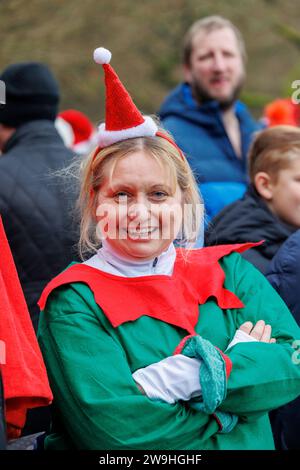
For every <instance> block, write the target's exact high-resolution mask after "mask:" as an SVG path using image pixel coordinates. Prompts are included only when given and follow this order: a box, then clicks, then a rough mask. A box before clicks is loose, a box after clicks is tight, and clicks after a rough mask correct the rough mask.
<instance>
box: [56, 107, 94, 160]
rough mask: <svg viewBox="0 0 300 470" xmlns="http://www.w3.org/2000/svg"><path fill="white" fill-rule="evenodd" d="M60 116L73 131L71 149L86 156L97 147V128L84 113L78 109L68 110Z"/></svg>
mask: <svg viewBox="0 0 300 470" xmlns="http://www.w3.org/2000/svg"><path fill="white" fill-rule="evenodd" d="M58 116H59V118H61V119H63V120H64V121H65V122H66V123H67V124H68V125H69V126H70V127H71V129H72V132H73V142H72V146H71V147H72V149H73V150H74V152H76V153H78V154H80V155H84V154H86V153H89V152H90V151H91V150H92V148H94V147H95V145H97V142H96V138H95V136H96V132H95V128H94V126H93V124H92V122H91V121H90V120H89V118H88V117H87V116H86V115H85V114H84V113H82V112H81V111H77V110H76V109H66V110H65V111H61V112H60V113H59V115H58Z"/></svg>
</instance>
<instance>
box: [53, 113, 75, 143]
mask: <svg viewBox="0 0 300 470" xmlns="http://www.w3.org/2000/svg"><path fill="white" fill-rule="evenodd" d="M54 125H55V127H56V130H57V132H58V133H59V135H60V137H61V138H62V140H63V142H64V144H65V146H66V147H68V148H72V147H73V144H74V132H73V129H72V126H71V125H70V124H69V123H68V122H67V121H65V120H64V119H63V118H61V117H60V116H57V118H56V119H55V122H54Z"/></svg>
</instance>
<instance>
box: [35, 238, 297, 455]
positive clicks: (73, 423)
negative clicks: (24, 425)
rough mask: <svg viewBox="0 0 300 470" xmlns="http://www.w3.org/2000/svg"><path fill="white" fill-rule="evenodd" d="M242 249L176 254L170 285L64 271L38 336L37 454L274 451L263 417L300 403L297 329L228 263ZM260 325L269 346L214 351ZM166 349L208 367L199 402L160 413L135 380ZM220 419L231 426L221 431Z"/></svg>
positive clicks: (48, 298) (250, 272)
mask: <svg viewBox="0 0 300 470" xmlns="http://www.w3.org/2000/svg"><path fill="white" fill-rule="evenodd" d="M251 246H253V245H252V244H246V245H227V246H219V247H209V248H203V249H200V250H193V251H190V252H189V253H188V254H185V253H184V251H183V250H181V249H180V250H177V254H176V261H175V265H174V270H173V274H172V275H171V276H166V275H152V276H141V277H131V278H126V277H124V278H123V277H120V276H116V275H113V274H110V273H105V272H102V271H100V270H99V269H96V268H93V267H90V266H87V265H84V264H73V265H71V266H70V267H69V268H68V269H67V270H66V271H64V272H63V273H62V274H61V275H59V276H58V277H56V278H55V279H54V280H53V281H51V282H50V284H49V285H48V286H47V288H46V289H45V291H44V292H43V295H42V297H41V299H40V307H41V309H42V310H43V311H42V313H41V319H40V324H39V332H38V337H39V342H40V346H41V349H42V352H43V355H44V359H45V362H46V365H47V370H48V374H49V379H50V383H51V386H52V390H53V393H54V397H55V404H56V410H57V420H56V422H55V428H54V429H53V433H52V434H51V435H50V436H49V437H48V438H47V448H49V449H57V448H78V449H123V450H124V449H164V450H167V449H173V450H174V449H194V450H195V449H197V450H199V449H202V450H203V449H205V450H206V449H218V450H219V449H273V448H274V444H273V439H272V433H271V428H270V424H269V419H268V412H269V411H270V410H271V409H273V408H277V407H279V406H281V405H283V404H284V403H287V402H288V401H291V400H293V399H294V398H295V397H296V396H297V395H298V394H299V389H300V366H299V365H297V361H293V360H292V358H293V357H294V356H293V355H295V350H294V349H293V347H292V343H293V341H294V340H295V339H297V338H300V331H299V328H298V326H297V324H296V322H295V321H294V319H293V317H292V315H291V314H290V312H289V311H288V309H287V307H286V306H285V304H284V302H283V301H282V300H281V298H280V297H279V296H278V294H277V293H276V292H275V291H274V290H273V288H272V287H271V286H270V284H269V283H268V281H267V280H266V279H265V278H264V277H263V276H262V275H261V274H260V273H259V272H258V271H257V270H256V269H255V268H254V267H252V265H250V264H249V263H248V262H247V261H245V260H244V259H243V258H242V257H241V256H240V255H239V254H238V252H242V251H244V250H245V249H247V248H249V247H251ZM259 319H264V320H265V321H266V323H269V324H270V325H271V326H272V335H273V337H275V338H276V339H277V343H274V344H269V343H261V342H255V343H253V342H249V343H248V342H247V343H240V344H236V345H235V346H233V347H232V348H231V349H230V350H229V351H228V352H227V354H226V355H225V354H224V353H222V352H221V351H224V350H225V349H226V347H227V346H228V344H229V342H230V340H231V339H232V338H233V336H234V334H235V332H236V330H237V328H238V327H239V326H240V325H241V324H242V323H244V322H245V321H248V320H251V321H252V322H253V323H255V322H256V321H258V320H259ZM198 338H202V339H203V340H206V341H204V343H205V344H204V345H203V344H201V345H197V344H195V343H196V342H197V340H198ZM193 343H194V344H193ZM209 346H210V347H209ZM217 348H218V349H217ZM174 352H176V353H178V352H181V353H183V354H186V355H189V356H190V357H201V358H202V359H203V360H206V361H207V366H208V367H207V371H206V374H205V373H204V371H203V370H202V368H201V375H200V381H201V379H202V384H201V385H202V393H203V397H202V398H203V401H202V402H198V403H197V402H195V401H194V402H193V400H191V401H190V402H189V403H188V402H177V403H175V404H172V405H170V404H168V403H164V402H162V401H160V400H156V401H153V400H150V399H149V398H148V397H146V396H145V395H143V394H142V393H141V392H140V391H139V389H138V388H137V385H136V383H135V381H134V380H133V378H132V374H133V373H134V371H136V370H137V369H140V368H143V367H146V366H148V365H149V364H153V363H156V362H158V361H160V360H162V359H163V358H165V357H167V356H170V355H172V354H173V353H174ZM199 354H200V356H199ZM298 362H299V361H298ZM210 368H211V369H212V370H211V371H210ZM214 368H215V369H218V370H214ZM229 414H234V415H235V416H236V417H237V422H236V421H235V422H234V424H235V426H234V427H233V428H232V426H231V425H230V426H229V428H228V429H227V430H228V431H229V432H222V421H223V418H225V419H224V422H225V423H226V424H227V422H228V421H227V420H226V416H227V417H228V416H229Z"/></svg>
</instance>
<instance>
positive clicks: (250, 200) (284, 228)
mask: <svg viewBox="0 0 300 470" xmlns="http://www.w3.org/2000/svg"><path fill="white" fill-rule="evenodd" d="M295 230H296V229H295V227H292V226H290V225H287V224H285V223H284V222H282V221H281V220H279V219H278V218H277V217H276V216H275V215H274V214H273V213H272V212H271V211H270V210H269V208H268V207H267V205H266V204H265V202H264V201H263V199H262V198H261V197H260V196H259V195H258V194H257V192H256V190H255V189H254V188H253V186H249V188H248V190H247V192H246V194H245V196H244V197H243V198H242V199H240V200H238V201H236V202H234V203H233V204H230V205H229V206H227V207H225V209H223V210H222V211H221V212H220V214H218V215H217V217H215V218H214V219H213V221H212V222H211V223H210V224H209V227H208V229H207V230H206V233H205V242H204V244H205V245H206V246H209V245H222V244H228V243H243V242H249V241H251V242H258V241H260V240H265V242H264V243H263V244H262V245H260V246H258V247H255V248H252V249H251V250H248V251H246V252H245V253H243V254H242V256H243V257H244V258H245V259H247V260H248V261H250V262H251V263H253V264H254V266H256V267H257V268H258V269H259V270H260V271H261V272H262V273H263V274H265V273H266V272H267V270H268V268H269V265H270V261H271V260H272V258H273V256H274V255H275V254H276V253H277V251H278V250H279V248H280V247H281V245H282V243H284V242H285V240H286V239H287V238H288V237H289V236H290V235H291V234H292V233H293V232H294V231H295Z"/></svg>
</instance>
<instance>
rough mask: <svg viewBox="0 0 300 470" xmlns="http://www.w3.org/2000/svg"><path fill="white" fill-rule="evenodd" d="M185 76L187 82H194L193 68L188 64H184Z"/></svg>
mask: <svg viewBox="0 0 300 470" xmlns="http://www.w3.org/2000/svg"><path fill="white" fill-rule="evenodd" d="M183 78H184V81H185V82H186V83H192V73H191V69H190V67H189V65H187V64H183Z"/></svg>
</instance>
